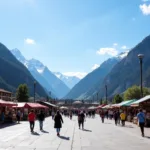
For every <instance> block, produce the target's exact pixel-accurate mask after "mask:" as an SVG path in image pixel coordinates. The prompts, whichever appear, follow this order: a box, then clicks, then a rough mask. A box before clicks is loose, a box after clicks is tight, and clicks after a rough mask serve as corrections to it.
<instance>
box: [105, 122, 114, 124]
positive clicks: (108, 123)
mask: <svg viewBox="0 0 150 150" xmlns="http://www.w3.org/2000/svg"><path fill="white" fill-rule="evenodd" d="M104 124H112V123H110V122H104Z"/></svg>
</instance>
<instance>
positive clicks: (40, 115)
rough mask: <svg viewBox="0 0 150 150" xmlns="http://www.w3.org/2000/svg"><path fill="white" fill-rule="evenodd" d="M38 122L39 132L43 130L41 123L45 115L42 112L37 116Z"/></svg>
mask: <svg viewBox="0 0 150 150" xmlns="http://www.w3.org/2000/svg"><path fill="white" fill-rule="evenodd" d="M38 120H39V126H40V130H43V121H44V120H45V114H44V112H43V111H42V110H41V111H40V113H39V114H38Z"/></svg>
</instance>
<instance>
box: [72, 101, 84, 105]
mask: <svg viewBox="0 0 150 150" xmlns="http://www.w3.org/2000/svg"><path fill="white" fill-rule="evenodd" d="M73 104H82V102H81V101H75V102H73Z"/></svg>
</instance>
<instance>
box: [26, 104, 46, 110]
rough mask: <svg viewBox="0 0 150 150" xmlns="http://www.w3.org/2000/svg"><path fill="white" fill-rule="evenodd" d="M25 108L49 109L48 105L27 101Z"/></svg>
mask: <svg viewBox="0 0 150 150" xmlns="http://www.w3.org/2000/svg"><path fill="white" fill-rule="evenodd" d="M24 108H44V109H48V107H47V106H44V105H41V104H39V103H26V104H25V105H24Z"/></svg>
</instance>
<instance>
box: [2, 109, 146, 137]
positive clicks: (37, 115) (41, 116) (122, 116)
mask: <svg viewBox="0 0 150 150" xmlns="http://www.w3.org/2000/svg"><path fill="white" fill-rule="evenodd" d="M98 113H99V115H100V118H101V121H102V123H104V121H105V119H110V120H112V119H113V120H114V123H115V125H116V126H117V125H122V126H125V122H126V120H127V115H126V112H125V111H123V110H119V109H116V110H103V109H101V110H100V111H99V112H98ZM95 114H96V111H95V110H88V111H82V110H80V111H79V110H73V111H69V110H61V111H59V110H55V111H54V110H52V111H51V112H50V115H51V116H52V119H53V120H54V128H55V129H56V132H57V135H58V136H59V135H60V129H61V128H62V123H63V117H62V116H64V117H69V118H70V120H72V117H73V116H77V118H78V126H79V129H81V128H82V129H83V130H84V122H85V121H86V118H95ZM15 115H16V119H17V123H20V121H21V120H22V118H23V113H22V111H20V110H17V111H16V112H15ZM46 116H47V114H46V112H45V111H43V110H40V111H38V112H37V111H35V110H30V112H29V114H28V115H27V118H28V121H29V124H30V130H31V133H33V132H34V126H35V121H36V120H38V121H39V128H40V130H43V122H44V120H45V117H46ZM4 117H5V116H4V112H1V120H2V121H3V120H4ZM137 118H138V125H139V127H140V129H141V134H142V136H143V137H144V126H145V120H146V117H145V114H144V112H143V111H142V109H140V110H139V112H138V113H137Z"/></svg>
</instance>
